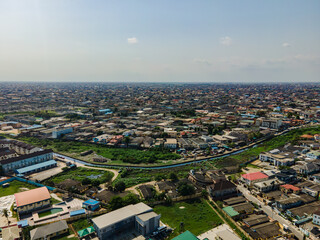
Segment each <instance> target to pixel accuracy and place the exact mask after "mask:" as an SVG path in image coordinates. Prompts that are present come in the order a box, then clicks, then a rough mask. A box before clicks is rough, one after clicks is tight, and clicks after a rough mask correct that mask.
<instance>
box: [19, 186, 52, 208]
mask: <svg viewBox="0 0 320 240" xmlns="http://www.w3.org/2000/svg"><path fill="white" fill-rule="evenodd" d="M14 197H15V198H16V204H17V207H21V206H25V205H28V204H32V203H36V202H41V201H44V200H47V199H50V198H51V196H50V193H49V191H48V189H47V187H41V188H36V189H32V190H29V191H25V192H20V193H16V194H15V195H14Z"/></svg>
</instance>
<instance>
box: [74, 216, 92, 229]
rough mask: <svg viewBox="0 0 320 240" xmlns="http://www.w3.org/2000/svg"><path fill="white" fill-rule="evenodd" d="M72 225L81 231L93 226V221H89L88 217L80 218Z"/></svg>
mask: <svg viewBox="0 0 320 240" xmlns="http://www.w3.org/2000/svg"><path fill="white" fill-rule="evenodd" d="M72 226H73V228H74V230H75V231H77V232H78V231H80V230H82V229H85V228H88V227H91V226H92V223H90V222H89V220H88V219H87V218H82V219H79V220H77V221H75V222H73V223H72Z"/></svg>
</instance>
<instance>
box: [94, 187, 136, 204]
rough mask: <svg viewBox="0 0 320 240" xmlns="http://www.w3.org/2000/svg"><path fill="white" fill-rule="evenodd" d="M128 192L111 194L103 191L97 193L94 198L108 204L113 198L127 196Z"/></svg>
mask: <svg viewBox="0 0 320 240" xmlns="http://www.w3.org/2000/svg"><path fill="white" fill-rule="evenodd" d="M129 193H130V192H121V193H119V192H112V191H108V190H103V191H101V192H99V193H97V194H96V195H95V196H94V198H95V199H96V200H98V201H100V202H102V203H105V204H107V203H109V202H110V201H111V199H112V198H113V197H115V196H119V197H124V196H126V195H127V194H129Z"/></svg>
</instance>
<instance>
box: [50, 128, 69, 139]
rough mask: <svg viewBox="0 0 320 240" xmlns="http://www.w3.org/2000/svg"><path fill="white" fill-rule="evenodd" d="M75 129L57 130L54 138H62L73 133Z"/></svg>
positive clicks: (54, 132)
mask: <svg viewBox="0 0 320 240" xmlns="http://www.w3.org/2000/svg"><path fill="white" fill-rule="evenodd" d="M72 132H73V128H71V127H70V128H57V129H55V130H54V131H53V132H52V137H53V138H60V137H62V136H63V135H65V134H68V133H72Z"/></svg>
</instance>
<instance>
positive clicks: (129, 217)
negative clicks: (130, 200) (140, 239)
mask: <svg viewBox="0 0 320 240" xmlns="http://www.w3.org/2000/svg"><path fill="white" fill-rule="evenodd" d="M160 217H161V215H157V214H156V213H154V212H153V209H152V208H151V207H149V206H148V205H146V204H144V203H137V204H135V205H128V206H126V207H123V208H120V209H117V210H115V211H112V212H109V213H107V214H104V215H102V216H99V217H96V218H93V219H92V222H93V226H94V228H95V230H96V232H97V235H98V237H99V239H100V240H106V239H108V240H113V239H117V238H116V234H119V233H121V232H123V231H130V230H132V231H134V230H136V231H137V232H138V233H139V234H141V235H144V236H145V235H148V234H150V233H152V232H153V231H155V230H156V229H157V228H158V227H159V222H160Z"/></svg>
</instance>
